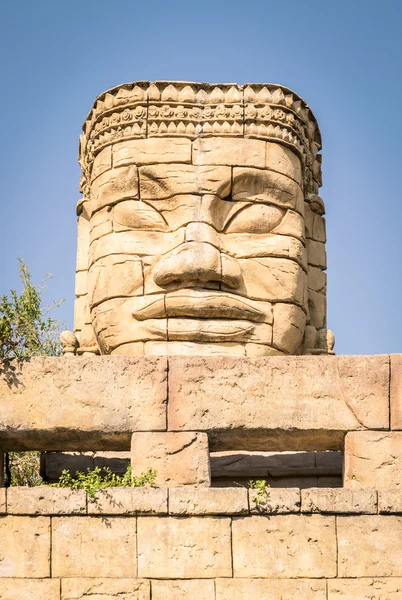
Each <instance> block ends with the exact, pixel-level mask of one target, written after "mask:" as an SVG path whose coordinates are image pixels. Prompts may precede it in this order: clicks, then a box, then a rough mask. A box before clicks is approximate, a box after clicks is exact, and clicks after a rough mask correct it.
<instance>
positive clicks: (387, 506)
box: [378, 489, 402, 514]
mask: <svg viewBox="0 0 402 600" xmlns="http://www.w3.org/2000/svg"><path fill="white" fill-rule="evenodd" d="M378 512H379V513H380V514H402V490H400V489H399V490H378Z"/></svg>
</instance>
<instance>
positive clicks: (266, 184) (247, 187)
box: [232, 167, 304, 214]
mask: <svg viewBox="0 0 402 600" xmlns="http://www.w3.org/2000/svg"><path fill="white" fill-rule="evenodd" d="M232 196H233V200H234V201H235V202H237V201H246V202H253V201H257V202H262V203H268V204H275V205H278V206H283V207H284V208H290V209H293V210H295V211H296V212H298V213H300V214H303V210H304V206H303V205H304V199H303V192H302V190H301V188H300V186H299V185H298V184H297V183H296V182H295V181H292V180H291V179H289V178H288V177H286V176H284V175H281V174H280V173H274V172H272V171H267V170H260V169H252V168H242V167H234V168H233V190H232Z"/></svg>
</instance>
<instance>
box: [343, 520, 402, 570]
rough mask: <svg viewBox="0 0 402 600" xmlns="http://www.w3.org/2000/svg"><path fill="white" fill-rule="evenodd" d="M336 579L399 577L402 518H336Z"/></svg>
mask: <svg viewBox="0 0 402 600" xmlns="http://www.w3.org/2000/svg"><path fill="white" fill-rule="evenodd" d="M337 536H338V576H339V577H401V576H402V547H401V539H402V517H394V516H378V515H376V516H368V515H367V516H361V517H356V516H355V517H337Z"/></svg>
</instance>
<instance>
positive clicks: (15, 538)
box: [0, 516, 50, 600]
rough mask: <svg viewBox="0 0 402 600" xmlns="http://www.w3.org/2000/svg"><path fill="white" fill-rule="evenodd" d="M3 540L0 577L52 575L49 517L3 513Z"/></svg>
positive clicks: (0, 530) (0, 537)
mask: <svg viewBox="0 0 402 600" xmlns="http://www.w3.org/2000/svg"><path fill="white" fill-rule="evenodd" d="M0 540H1V543H0V578H1V577H32V578H35V579H36V578H44V577H50V518H48V517H35V518H26V517H14V516H7V517H0ZM24 600H25V599H24Z"/></svg>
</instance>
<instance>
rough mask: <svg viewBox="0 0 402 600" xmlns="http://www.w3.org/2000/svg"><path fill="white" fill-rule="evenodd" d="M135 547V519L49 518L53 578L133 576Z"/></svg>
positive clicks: (135, 569) (134, 571) (135, 570)
mask: <svg viewBox="0 0 402 600" xmlns="http://www.w3.org/2000/svg"><path fill="white" fill-rule="evenodd" d="M135 548H136V519H135V517H127V518H119V517H108V518H107V519H105V518H104V517H85V518H82V517H54V518H53V519H52V576H53V577H116V578H119V577H135V576H136V574H137V557H136V551H135ZM116 549H118V551H116Z"/></svg>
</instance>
